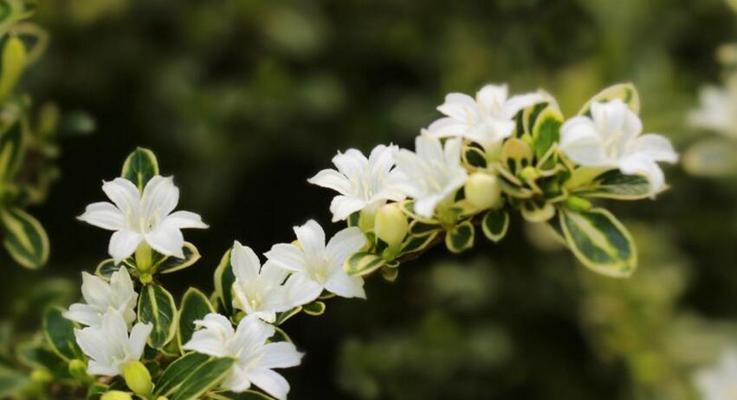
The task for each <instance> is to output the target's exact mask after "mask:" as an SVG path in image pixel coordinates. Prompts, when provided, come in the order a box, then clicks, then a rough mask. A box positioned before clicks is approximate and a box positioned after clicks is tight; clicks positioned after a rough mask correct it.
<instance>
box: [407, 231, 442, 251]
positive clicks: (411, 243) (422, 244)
mask: <svg viewBox="0 0 737 400" xmlns="http://www.w3.org/2000/svg"><path fill="white" fill-rule="evenodd" d="M439 233H440V232H439V231H437V230H435V231H433V232H431V233H429V234H424V235H409V236H407V238H406V239H405V240H404V243H402V250H400V252H399V254H400V255H404V254H409V253H415V252H418V251H422V250H424V249H425V248H427V246H429V245H430V244H431V243H432V242H433V241H434V240H435V238H436V237H438V234H439Z"/></svg>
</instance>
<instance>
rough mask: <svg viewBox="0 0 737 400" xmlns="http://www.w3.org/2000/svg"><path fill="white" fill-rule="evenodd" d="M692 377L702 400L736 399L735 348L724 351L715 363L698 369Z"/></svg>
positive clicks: (736, 367) (736, 352) (736, 353)
mask: <svg viewBox="0 0 737 400" xmlns="http://www.w3.org/2000/svg"><path fill="white" fill-rule="evenodd" d="M694 378H695V379H694V380H695V383H696V388H697V389H698V391H699V393H700V394H701V399H702V400H734V399H737V349H734V348H733V349H730V350H728V351H726V352H725V353H724V354H723V355H722V357H721V358H720V360H719V362H718V363H717V364H716V365H714V366H712V367H709V368H705V369H702V370H700V371H698V372H697V373H696V374H695V376H694Z"/></svg>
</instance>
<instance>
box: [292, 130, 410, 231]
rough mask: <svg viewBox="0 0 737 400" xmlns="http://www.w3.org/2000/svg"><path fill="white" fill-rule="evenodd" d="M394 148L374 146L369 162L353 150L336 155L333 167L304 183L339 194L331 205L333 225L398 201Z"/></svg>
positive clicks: (400, 196)
mask: <svg viewBox="0 0 737 400" xmlns="http://www.w3.org/2000/svg"><path fill="white" fill-rule="evenodd" d="M396 151H397V146H384V145H379V146H376V147H375V148H374V149H373V150H372V151H371V154H370V155H369V157H368V158H366V156H364V155H363V154H362V153H361V152H360V151H358V150H356V149H349V150H348V151H346V152H345V153H338V155H336V156H335V157H333V164H335V167H336V168H338V169H337V171H336V170H334V169H324V170H322V171H320V172H318V173H317V175H315V176H314V177H312V178H310V179H308V180H307V181H308V182H310V183H312V184H314V185H318V186H322V187H325V188H328V189H333V190H335V191H336V192H338V193H340V194H339V195H338V196H335V197H334V198H333V201H332V202H331V203H330V211H331V212H332V213H333V222H335V221H341V220H344V219H346V218H348V216H349V215H351V214H352V213H354V212H356V211H359V210H363V209H364V208H367V207H369V208H378V207H379V206H381V205H383V204H384V203H385V202H386V201H387V200H393V201H399V200H402V199H403V198H404V196H402V193H400V192H399V191H397V190H396V188H394V187H393V181H394V175H395V174H394V173H393V172H392V167H394V153H395V152H396Z"/></svg>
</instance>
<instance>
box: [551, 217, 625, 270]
mask: <svg viewBox="0 0 737 400" xmlns="http://www.w3.org/2000/svg"><path fill="white" fill-rule="evenodd" d="M560 210H561V212H559V213H558V214H559V215H560V217H559V218H560V226H561V228H562V230H563V234H564V235H565V238H566V241H567V242H568V246H569V247H570V249H571V251H573V254H575V255H576V257H577V258H578V260H579V261H581V263H583V264H584V265H585V266H586V267H588V268H590V269H592V270H593V271H596V272H598V273H600V274H604V275H608V276H612V277H617V278H623V277H628V276H630V275H632V273H633V272H634V270H635V268H636V266H637V251H636V249H635V243H634V241H633V240H632V236H631V235H630V233H629V232H628V231H627V229H626V228H625V227H624V225H622V223H621V222H619V221H618V220H617V219H616V218H615V217H614V216H613V215H612V214H611V213H609V212H608V211H606V210H604V209H596V208H593V209H590V210H588V211H573V210H570V209H565V208H561V209H560Z"/></svg>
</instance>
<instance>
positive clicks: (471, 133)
mask: <svg viewBox="0 0 737 400" xmlns="http://www.w3.org/2000/svg"><path fill="white" fill-rule="evenodd" d="M508 95H509V94H508V89H507V85H486V86H484V87H483V88H481V90H479V91H478V93H476V99H474V98H473V97H471V96H469V95H467V94H463V93H450V94H448V95H447V96H445V102H444V103H443V104H441V105H440V106H438V111H440V112H441V113H443V114H445V115H446V116H447V117H444V118H440V119H438V120H436V121H435V122H433V123H432V124H430V126H429V127H428V128H427V132H428V133H430V134H431V135H432V136H433V137H436V138H441V137H449V136H455V137H464V138H466V139H469V140H472V141H474V142H476V143H478V144H480V145H482V146H483V147H484V148H489V147H490V146H493V145H494V144H496V143H499V142H501V141H502V140H504V139H505V138H507V137H509V136H510V135H511V134H512V132H513V131H514V128H515V121H514V116H515V115H516V114H517V113H518V112H519V111H520V110H522V109H524V108H527V107H529V106H531V105H534V104H536V103H540V102H542V101H545V100H546V98H547V97H546V95H544V94H543V93H542V92H538V93H528V94H523V95H518V96H512V97H509V98H508V97H507V96H508Z"/></svg>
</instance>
